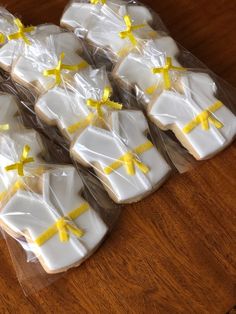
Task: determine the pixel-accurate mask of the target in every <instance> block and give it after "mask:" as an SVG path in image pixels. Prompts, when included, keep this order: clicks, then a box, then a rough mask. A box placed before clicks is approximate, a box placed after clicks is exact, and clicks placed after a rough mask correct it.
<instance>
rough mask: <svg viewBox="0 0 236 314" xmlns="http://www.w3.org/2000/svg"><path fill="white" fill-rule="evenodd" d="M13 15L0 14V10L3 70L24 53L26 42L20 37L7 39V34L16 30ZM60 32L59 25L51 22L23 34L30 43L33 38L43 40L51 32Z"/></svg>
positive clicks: (7, 68)
mask: <svg viewBox="0 0 236 314" xmlns="http://www.w3.org/2000/svg"><path fill="white" fill-rule="evenodd" d="M14 19H15V17H14V16H13V15H11V14H10V13H9V12H5V14H2V15H1V12H0V33H1V34H2V35H4V41H5V42H4V44H3V45H2V47H1V48H0V66H1V67H2V68H3V69H4V70H10V67H11V66H12V64H13V62H15V61H16V60H17V58H18V57H19V56H21V55H22V54H23V53H24V49H25V45H26V43H25V42H24V41H23V39H22V38H19V39H14V40H8V39H7V36H8V35H10V34H14V33H16V32H17V31H18V27H17V26H16V24H15V23H14ZM60 32H61V29H60V27H58V26H56V25H53V24H45V25H39V26H37V27H35V29H34V31H32V32H29V33H28V32H27V33H25V36H26V37H27V39H29V41H30V42H31V43H32V42H33V41H35V40H44V39H45V38H46V37H47V36H49V35H51V34H58V33H60Z"/></svg>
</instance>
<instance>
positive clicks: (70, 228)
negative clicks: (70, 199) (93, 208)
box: [35, 203, 89, 246]
mask: <svg viewBox="0 0 236 314" xmlns="http://www.w3.org/2000/svg"><path fill="white" fill-rule="evenodd" d="M88 209H89V204H88V203H83V204H82V205H81V206H80V207H78V208H76V209H75V210H73V211H71V212H70V213H69V214H68V215H67V216H66V217H62V218H60V219H58V220H57V221H56V222H55V224H53V225H52V226H50V227H49V228H48V229H47V230H46V231H44V232H43V233H42V234H41V235H40V236H39V237H38V238H37V239H36V240H35V243H36V244H37V245H38V246H42V245H43V244H44V243H46V242H47V241H48V240H50V239H51V238H52V237H53V236H55V235H56V234H57V233H58V234H59V238H60V241H61V242H67V241H69V238H70V237H69V233H70V232H71V233H72V234H74V235H75V236H76V237H78V238H81V237H82V236H83V235H84V231H83V230H81V229H79V228H78V227H77V226H76V225H73V220H75V219H77V218H78V217H79V216H81V215H82V214H83V213H85V212H86V211H87V210H88Z"/></svg>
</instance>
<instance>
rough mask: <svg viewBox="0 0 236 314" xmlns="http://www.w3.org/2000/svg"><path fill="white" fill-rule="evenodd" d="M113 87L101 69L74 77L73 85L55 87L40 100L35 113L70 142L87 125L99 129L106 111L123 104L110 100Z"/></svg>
mask: <svg viewBox="0 0 236 314" xmlns="http://www.w3.org/2000/svg"><path fill="white" fill-rule="evenodd" d="M111 94H112V88H111V85H110V82H109V79H108V77H107V74H106V71H105V69H104V68H101V69H99V70H91V71H87V72H85V73H81V74H76V75H75V86H74V88H73V87H72V86H68V88H66V89H63V88H60V87H55V88H54V89H52V90H49V91H48V92H47V93H45V94H44V95H42V96H41V97H39V99H38V101H37V103H36V105H35V111H36V113H37V115H38V116H39V117H40V118H41V119H42V120H43V121H44V122H46V123H47V124H49V125H55V126H57V127H58V128H59V129H60V131H61V133H62V134H63V135H64V136H65V137H66V138H67V139H69V140H70V141H71V140H73V139H74V138H75V137H76V136H77V135H78V134H79V133H81V132H82V131H83V130H84V129H85V128H86V127H87V126H88V125H96V126H101V125H102V124H103V123H104V120H105V119H106V115H107V112H109V111H111V110H119V109H121V108H122V105H121V104H119V103H116V102H114V101H111V100H110V97H111Z"/></svg>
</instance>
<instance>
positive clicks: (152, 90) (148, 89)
mask: <svg viewBox="0 0 236 314" xmlns="http://www.w3.org/2000/svg"><path fill="white" fill-rule="evenodd" d="M157 88H158V84H155V85H152V86H150V87H148V88H147V89H146V90H145V92H146V94H148V95H153V94H154V93H155V91H156V90H157Z"/></svg>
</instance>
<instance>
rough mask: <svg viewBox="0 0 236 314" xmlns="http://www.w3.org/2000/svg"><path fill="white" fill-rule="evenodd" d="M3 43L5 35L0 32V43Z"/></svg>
mask: <svg viewBox="0 0 236 314" xmlns="http://www.w3.org/2000/svg"><path fill="white" fill-rule="evenodd" d="M4 43H5V35H4V34H3V33H0V44H1V45H3V44H4Z"/></svg>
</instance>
